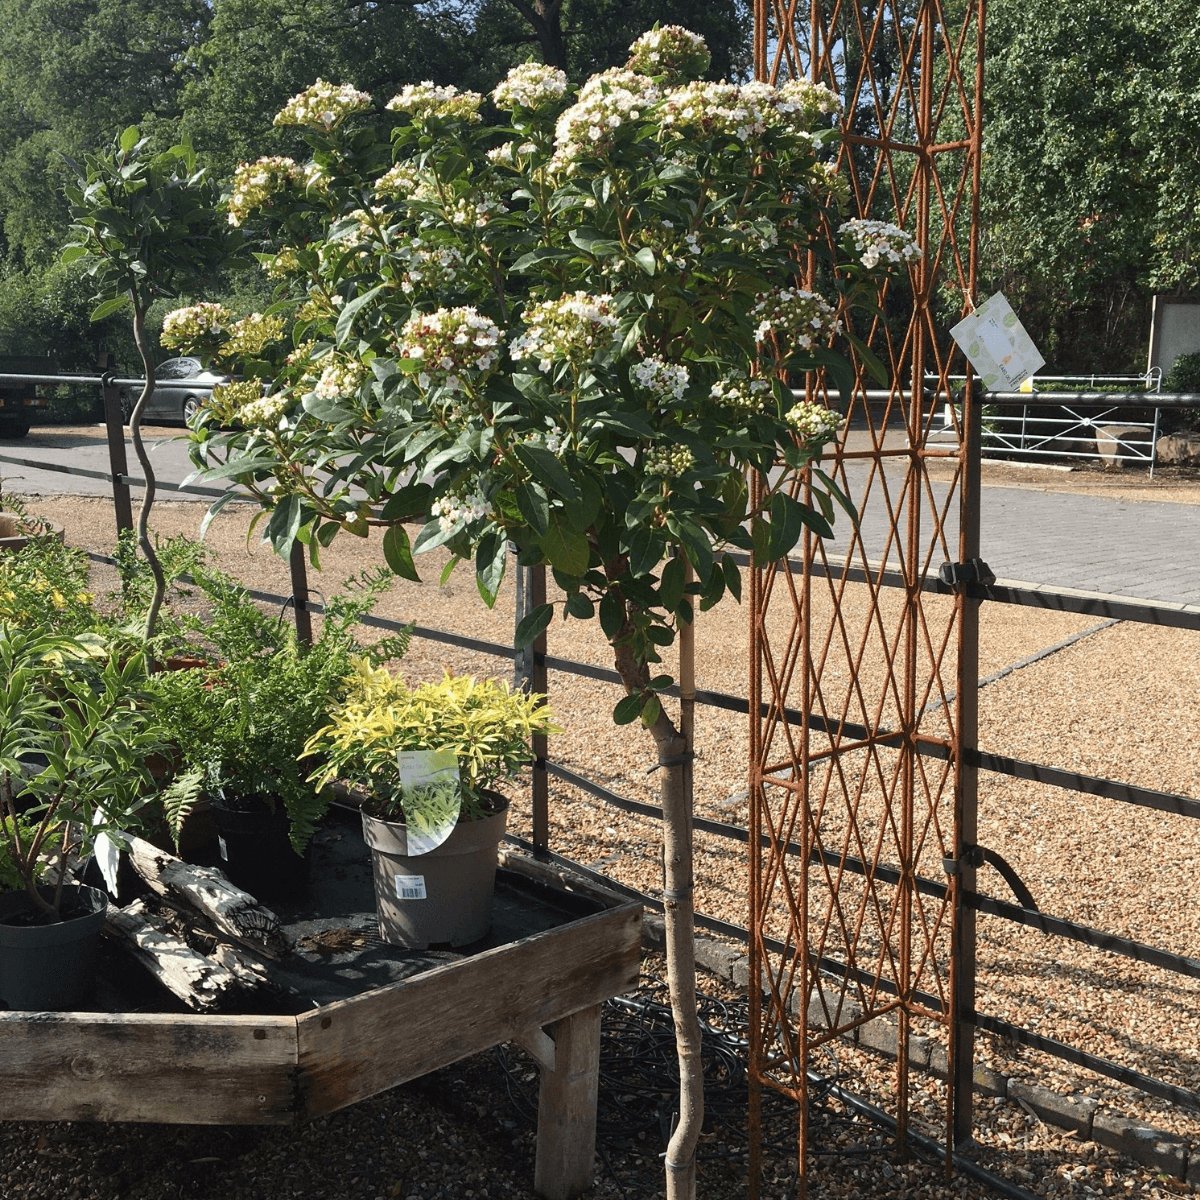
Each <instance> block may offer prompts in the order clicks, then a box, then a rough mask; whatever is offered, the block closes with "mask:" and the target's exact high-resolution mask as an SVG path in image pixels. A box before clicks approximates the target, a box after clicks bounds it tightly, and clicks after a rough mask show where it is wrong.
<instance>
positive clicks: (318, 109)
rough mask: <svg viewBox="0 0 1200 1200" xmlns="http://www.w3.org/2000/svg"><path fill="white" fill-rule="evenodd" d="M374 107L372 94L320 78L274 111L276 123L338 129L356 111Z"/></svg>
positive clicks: (345, 84)
mask: <svg viewBox="0 0 1200 1200" xmlns="http://www.w3.org/2000/svg"><path fill="white" fill-rule="evenodd" d="M370 107H371V97H370V96H369V95H367V93H366V92H360V91H359V90H358V88H356V87H351V85H350V84H348V83H326V81H325V80H324V79H318V80H317V82H316V83H314V84H313V85H312V86H311V87H307V88H305V89H304V91H302V92H300V93H299V95H296V96H293V97H292V98H291V99H290V100H289V101H288V102H287V103H286V104H285V105H284V106H283V107H282V108H281V109H280V110H279V112H277V113H276V114H275V124H276V125H300V126H305V127H307V128H309V129H319V130H322V131H324V132H326V133H328V132H331V131H332V130H334V129H336V128H337V127H338V126H339V125H341V123H342V122H343V121H344V120H345V119H346V118H347V117H349V116H352V115H353V114H354V113H360V112H365V111H366V110H367V109H368V108H370Z"/></svg>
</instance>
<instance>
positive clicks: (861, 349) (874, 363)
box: [846, 331, 890, 388]
mask: <svg viewBox="0 0 1200 1200" xmlns="http://www.w3.org/2000/svg"><path fill="white" fill-rule="evenodd" d="M846 340H847V341H848V342H849V343H850V345H852V346H853V347H854V350H855V353H856V354H857V355H858V361H859V362H861V363H862V365H863V367H864V368H865V369H866V372H867V374H868V375H869V376H870V377H871V382H872V383H874V384H875V385H876V386H877V387H881V388H886V387H889V386H890V382H889V380H888V373H887V368H886V367H885V366H884V365H883V363H881V362H880V361H879V359H878V358H877V357H876V356H875V353H874V351H873V350H872V349H871V347H870V346H868V345H867V343H866V342H864V341H863V340H862V338H860V337H857V336H855V335H854V334H853V333H850V332H849V331H847V333H846Z"/></svg>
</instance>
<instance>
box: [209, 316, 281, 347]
mask: <svg viewBox="0 0 1200 1200" xmlns="http://www.w3.org/2000/svg"><path fill="white" fill-rule="evenodd" d="M283 331H284V320H283V318H282V317H281V316H277V315H272V316H266V317H264V316H263V315H262V313H251V314H250V315H249V316H248V317H243V318H242V319H241V320H240V321H235V322H234V323H233V324H232V325H231V326H230V328H229V337H228V339H227V340H226V342H225V345H224V347H223V348H222V349H223V352H224V353H225V354H226V355H234V356H236V357H239V358H253V357H254V356H255V355H256V354H261V353H262V352H263V351H264V350H265V349H266V348H267V347H268V346H269V345H270V344H271V343H272V342H277V341H279V339H280V338H281V337H283Z"/></svg>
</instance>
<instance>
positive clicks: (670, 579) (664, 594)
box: [658, 556, 684, 612]
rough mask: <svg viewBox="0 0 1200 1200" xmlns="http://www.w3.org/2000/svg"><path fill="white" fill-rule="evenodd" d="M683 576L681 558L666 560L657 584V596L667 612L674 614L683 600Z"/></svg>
mask: <svg viewBox="0 0 1200 1200" xmlns="http://www.w3.org/2000/svg"><path fill="white" fill-rule="evenodd" d="M683 574H684V572H683V559H682V558H679V557H678V556H675V557H673V558H669V559H667V561H666V563H665V564H664V565H663V569H662V575H661V577H660V579H659V582H658V595H659V598H660V599H661V600H662V606H663V608H665V609H666V610H667V612H674V611H675V609H676V608H677V607H678V605H679V602H680V600H682V599H683Z"/></svg>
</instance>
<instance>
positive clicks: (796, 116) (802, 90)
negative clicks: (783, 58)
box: [775, 79, 842, 130]
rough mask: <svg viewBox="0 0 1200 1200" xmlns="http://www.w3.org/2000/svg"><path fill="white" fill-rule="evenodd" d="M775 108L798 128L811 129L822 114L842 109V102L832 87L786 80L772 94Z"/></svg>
mask: <svg viewBox="0 0 1200 1200" xmlns="http://www.w3.org/2000/svg"><path fill="white" fill-rule="evenodd" d="M775 111H776V112H777V113H779V114H780V116H781V117H783V118H784V120H785V122H786V123H787V124H788V125H790V126H792V127H793V128H795V129H798V130H811V129H813V128H814V127H816V126H817V125H819V124H821V118H822V117H828V116H832V115H833V114H834V113H836V112H841V111H842V101H841V98H840V97H839V96H838V94H837V92H835V91H834V90H833V89H832V88H830V87H827V86H826V85H825V84H823V83H813V82H812V81H811V80H808V79H789V80H787V81H786V82H785V83H781V84H780V85H779V88H778V90H777V91H776V93H775Z"/></svg>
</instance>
